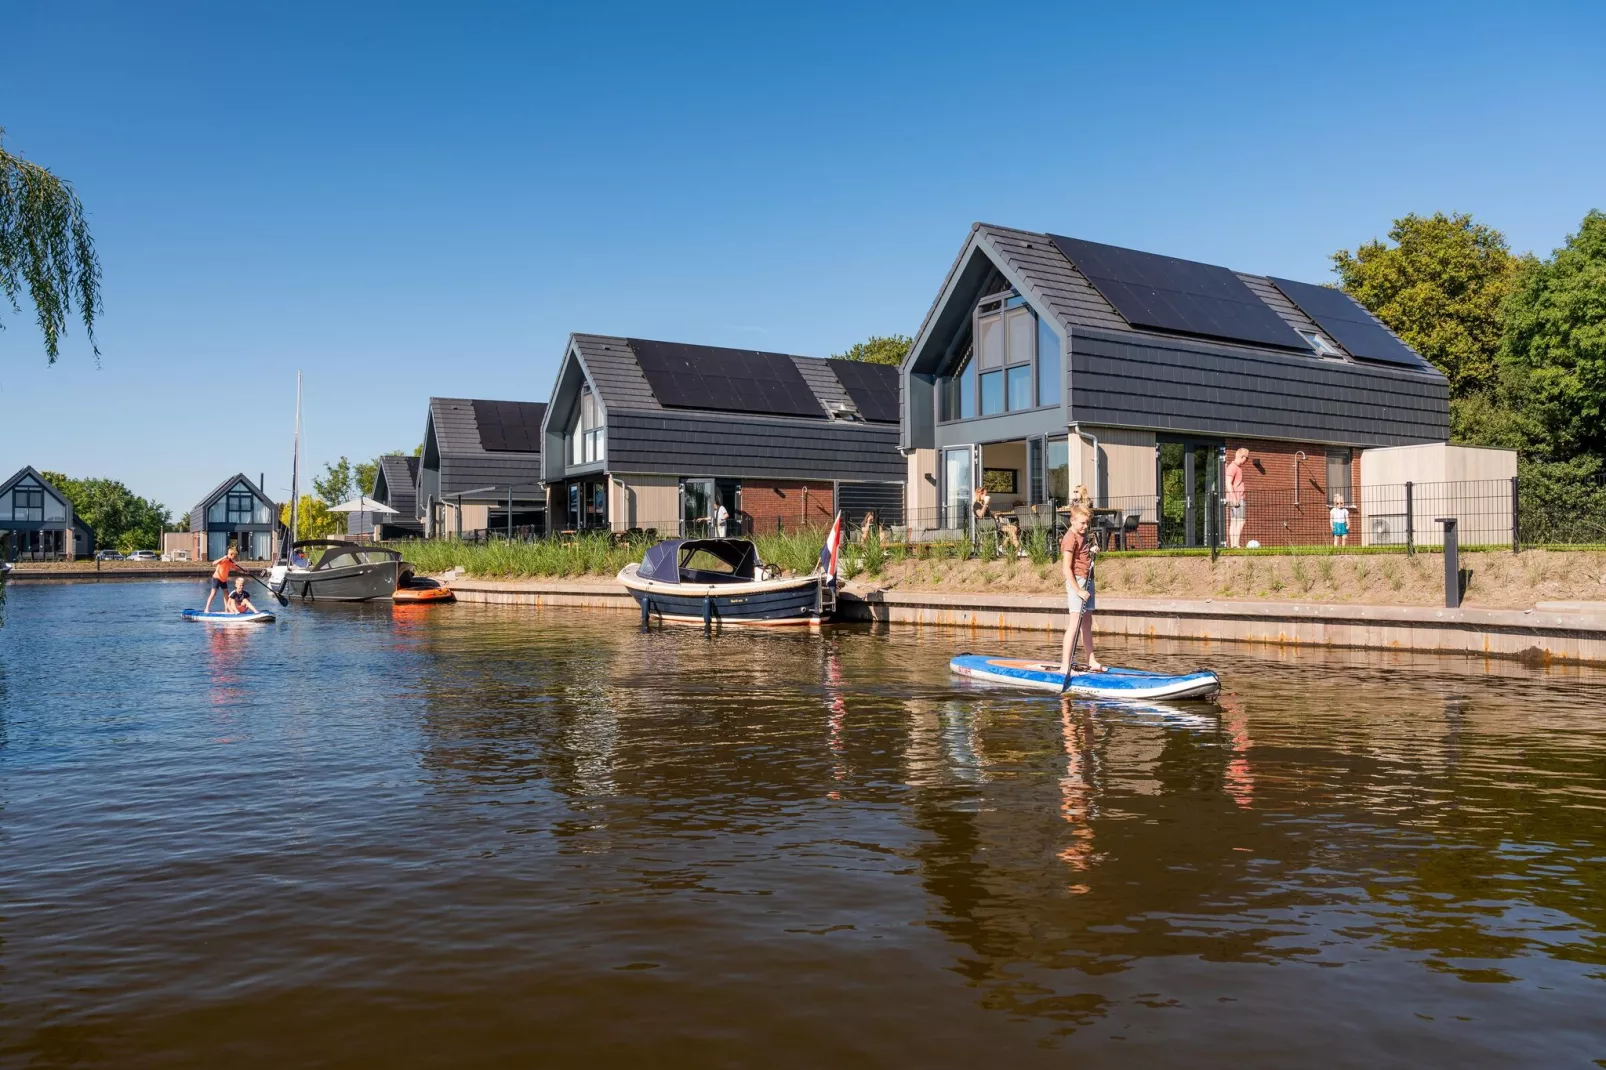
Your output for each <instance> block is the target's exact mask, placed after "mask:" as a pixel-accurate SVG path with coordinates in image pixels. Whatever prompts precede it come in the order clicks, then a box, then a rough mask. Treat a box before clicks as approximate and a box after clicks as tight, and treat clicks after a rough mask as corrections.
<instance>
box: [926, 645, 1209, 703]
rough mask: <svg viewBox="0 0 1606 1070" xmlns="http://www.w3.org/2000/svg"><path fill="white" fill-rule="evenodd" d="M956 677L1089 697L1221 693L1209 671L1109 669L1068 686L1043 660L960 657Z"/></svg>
mask: <svg viewBox="0 0 1606 1070" xmlns="http://www.w3.org/2000/svg"><path fill="white" fill-rule="evenodd" d="M948 668H949V670H950V671H951V672H952V673H953V674H954V675H956V676H964V677H968V678H969V679H972V680H984V681H986V682H988V683H992V684H1004V685H1007V686H1010V687H1023V688H1028V689H1030V690H1033V691H1055V692H1059V691H1064V692H1067V693H1069V694H1072V695H1080V696H1086V697H1089V698H1110V699H1154V698H1203V697H1205V696H1207V695H1213V694H1215V693H1216V692H1217V691H1219V690H1221V680H1220V678H1219V677H1217V676H1216V674H1215V673H1213V672H1211V671H1210V670H1208V669H1199V670H1197V671H1195V672H1190V673H1183V674H1181V675H1168V674H1166V673H1157V672H1145V671H1144V670H1142V669H1116V668H1109V669H1106V670H1105V671H1104V672H1072V673H1071V679H1070V683H1069V685H1067V684H1066V681H1065V676H1064V675H1063V674H1062V673H1061V672H1060V671H1059V666H1058V665H1056V664H1051V663H1049V662H1043V661H1024V660H1022V659H1019V658H998V657H988V656H987V655H985V654H960V655H959V656H958V657H956V658H954V659H953V660H952V661H950V662H949V663H948Z"/></svg>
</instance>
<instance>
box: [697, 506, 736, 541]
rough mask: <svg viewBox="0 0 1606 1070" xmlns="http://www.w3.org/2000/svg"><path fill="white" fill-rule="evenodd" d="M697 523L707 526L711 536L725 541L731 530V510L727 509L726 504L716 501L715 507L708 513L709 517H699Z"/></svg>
mask: <svg viewBox="0 0 1606 1070" xmlns="http://www.w3.org/2000/svg"><path fill="white" fill-rule="evenodd" d="M697 522H698V523H699V524H707V525H708V528H709V534H710V535H711V536H713V537H714V538H716V539H723V538H724V537H725V533H726V532H727V531H729V530H730V522H731V514H730V510H729V509H726V508H725V503H724V502H718V501H716V502H715V503H714V507H713V508H712V509H710V510H709V511H708V515H707V516H700V517H698V518H697Z"/></svg>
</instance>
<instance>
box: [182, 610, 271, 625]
mask: <svg viewBox="0 0 1606 1070" xmlns="http://www.w3.org/2000/svg"><path fill="white" fill-rule="evenodd" d="M179 616H181V617H183V618H184V619H185V620H199V621H205V622H206V623H207V624H270V623H272V622H273V621H275V620H277V619H278V618H277V617H275V616H274V615H273V614H272V613H269V612H268V611H267V610H265V609H264V610H259V611H258V612H256V613H203V612H202V611H201V610H199V609H186V610H184V611H183V612H182V613H180V614H179Z"/></svg>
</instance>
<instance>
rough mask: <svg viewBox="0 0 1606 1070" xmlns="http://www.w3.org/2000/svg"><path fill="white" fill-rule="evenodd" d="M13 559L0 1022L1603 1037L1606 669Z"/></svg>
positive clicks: (342, 1044) (1175, 1052)
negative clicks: (1001, 678)
mask: <svg viewBox="0 0 1606 1070" xmlns="http://www.w3.org/2000/svg"><path fill="white" fill-rule="evenodd" d="M200 590H201V589H200V587H199V586H198V585H196V584H193V583H137V584H136V583H127V584H124V583H119V584H110V583H107V584H98V585H97V584H60V585H42V584H40V585H26V584H12V585H11V587H10V589H9V590H8V591H7V592H6V603H5V607H4V611H5V622H4V626H3V627H0V1066H6V1067H11V1066H19V1067H20V1066H58V1065H62V1066H65V1065H81V1066H115V1067H144V1066H150V1067H156V1066H161V1067H167V1066H180V1067H183V1066H193V1067H218V1066H229V1067H282V1066H298V1067H313V1066H330V1067H373V1066H385V1067H504V1066H505V1067H515V1066H519V1067H524V1066H536V1065H550V1066H578V1065H597V1066H615V1065H620V1066H622V1065H629V1066H685V1067H712V1066H753V1065H762V1066H767V1067H791V1066H799V1067H803V1066H808V1067H813V1066H824V1065H833V1066H858V1065H864V1066H870V1065H878V1066H903V1065H925V1066H958V1065H967V1066H995V1065H1010V1066H1018V1067H1037V1066H1043V1067H1057V1068H1064V1067H1077V1068H1082V1067H1101V1066H1145V1067H1170V1066H1178V1067H1181V1066H1186V1067H1235V1068H1237V1067H1244V1066H1279V1067H1290V1066H1311V1067H1366V1068H1368V1070H1375V1068H1378V1067H1391V1066H1427V1065H1434V1066H1451V1065H1453V1066H1457V1067H1475V1066H1490V1067H1513V1066H1532V1067H1547V1068H1554V1067H1570V1066H1578V1067H1589V1066H1598V1065H1602V1063H1601V1060H1606V935H1603V934H1606V822H1603V821H1602V816H1603V812H1606V697H1603V696H1606V691H1603V688H1602V683H1603V679H1602V676H1601V675H1600V674H1596V673H1591V672H1589V671H1585V670H1576V669H1575V670H1572V671H1559V670H1549V671H1546V670H1540V669H1530V668H1524V667H1522V666H1520V665H1517V664H1514V663H1504V662H1481V661H1476V662H1469V661H1467V660H1464V659H1448V658H1430V657H1422V656H1414V657H1413V656H1404V655H1394V654H1381V653H1364V652H1356V653H1343V654H1340V653H1331V652H1328V653H1323V652H1311V651H1306V652H1300V653H1294V652H1277V651H1271V650H1266V649H1259V648H1254V647H1239V646H1217V647H1214V648H1208V649H1207V648H1205V647H1201V646H1198V645H1181V644H1177V645H1164V644H1157V643H1151V642H1145V641H1130V642H1126V643H1117V642H1110V643H1106V644H1105V645H1104V647H1103V650H1102V651H1101V653H1102V654H1103V656H1104V657H1105V658H1106V659H1107V660H1115V661H1119V662H1125V663H1129V664H1137V665H1143V666H1153V667H1164V668H1173V669H1184V668H1193V667H1194V666H1196V665H1199V664H1201V663H1208V664H1210V665H1212V666H1214V667H1216V668H1218V669H1219V670H1221V671H1222V673H1223V676H1224V678H1225V681H1226V685H1227V691H1226V694H1225V695H1224V696H1223V698H1222V700H1221V701H1220V703H1219V704H1218V705H1188V706H1176V707H1169V708H1166V707H1152V708H1131V709H1125V708H1118V707H1101V706H1097V705H1090V704H1086V703H1062V702H1061V701H1060V700H1058V699H1057V698H1055V697H1052V696H1032V695H1016V694H1010V693H1007V692H1000V691H985V690H980V689H977V688H975V687H962V686H959V685H957V684H956V683H955V681H953V680H951V679H950V678H949V676H948V674H947V671H946V662H947V659H948V657H949V656H950V655H952V654H953V653H955V652H956V651H958V650H962V649H974V650H978V651H981V650H987V651H991V650H1000V649H1008V650H1010V651H1012V652H1018V653H1021V654H1030V653H1044V654H1046V653H1048V652H1049V650H1050V647H1051V645H1052V641H1051V639H1050V638H1049V637H1046V636H1041V637H1040V636H1026V635H1021V634H1015V635H1010V636H1008V637H1002V636H999V635H996V634H985V633H984V634H975V633H969V632H957V631H940V630H915V629H908V630H894V631H880V632H877V631H871V630H853V629H849V630H843V631H838V632H834V633H828V634H826V635H824V636H821V635H819V634H815V635H776V634H761V635H753V634H738V635H723V636H715V637H713V638H705V637H704V636H703V635H702V634H701V633H700V632H698V631H668V632H654V633H649V634H642V633H640V632H638V631H637V629H636V627H635V622H634V620H633V619H632V618H631V617H629V616H628V615H624V614H608V613H600V612H598V613H585V612H579V611H570V612H563V611H546V612H531V611H525V610H511V609H499V608H495V607H480V606H469V605H461V606H455V607H438V608H433V609H431V608H417V607H415V608H410V609H403V608H395V609H393V608H392V607H390V606H388V605H387V606H365V607H350V606H345V607H342V606H328V607H318V608H302V607H293V608H291V609H290V610H288V611H285V612H284V613H283V615H282V617H281V621H280V623H278V624H276V625H272V626H263V627H257V628H249V629H238V630H223V629H209V628H208V627H207V626H204V625H197V624H188V623H183V622H181V621H180V620H179V619H178V611H179V609H180V608H182V607H184V606H187V605H194V604H196V602H197V598H198V592H199V591H200Z"/></svg>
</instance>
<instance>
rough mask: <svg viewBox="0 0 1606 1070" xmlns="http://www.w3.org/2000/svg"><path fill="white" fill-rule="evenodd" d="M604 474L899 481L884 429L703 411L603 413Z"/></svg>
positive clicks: (901, 471) (893, 446) (890, 429)
mask: <svg viewBox="0 0 1606 1070" xmlns="http://www.w3.org/2000/svg"><path fill="white" fill-rule="evenodd" d="M607 466H608V469H609V470H610V471H616V472H638V473H642V474H651V473H659V474H664V475H683V474H696V473H717V474H719V475H722V476H732V477H742V478H752V479H764V478H771V479H813V480H825V481H829V480H833V479H853V480H897V481H900V482H901V481H902V480H903V478H904V475H905V472H906V469H907V465H906V463H905V461H904V459H903V457H902V455H901V454H899V452H898V429H897V427H896V426H893V425H890V424H866V423H856V422H849V421H832V422H826V421H824V420H809V421H808V422H806V423H803V424H801V425H800V424H799V422H798V421H786V420H776V419H764V418H760V417H746V418H741V417H738V418H731V417H727V416H717V415H713V414H706V413H670V412H657V413H634V412H615V413H609V414H608V447H607Z"/></svg>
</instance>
